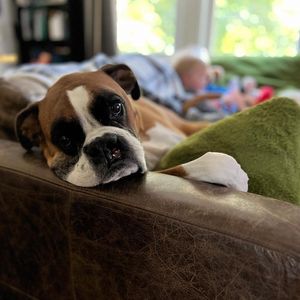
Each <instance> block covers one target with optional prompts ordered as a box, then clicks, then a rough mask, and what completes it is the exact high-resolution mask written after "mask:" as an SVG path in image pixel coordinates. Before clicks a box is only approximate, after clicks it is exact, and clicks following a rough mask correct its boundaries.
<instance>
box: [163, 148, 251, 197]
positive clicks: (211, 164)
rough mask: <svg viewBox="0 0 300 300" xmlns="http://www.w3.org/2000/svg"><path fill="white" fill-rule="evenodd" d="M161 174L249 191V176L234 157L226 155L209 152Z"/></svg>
mask: <svg viewBox="0 0 300 300" xmlns="http://www.w3.org/2000/svg"><path fill="white" fill-rule="evenodd" d="M160 172H161V173H165V174H170V175H176V176H181V177H184V178H188V179H193V180H197V181H204V182H210V183H215V184H221V185H224V186H227V187H231V188H234V189H236V190H239V191H243V192H247V190H248V176H247V174H246V173H245V172H244V171H243V169H242V168H241V166H240V165H239V164H238V162H237V161H236V160H235V159H234V158H233V157H232V156H230V155H227V154H224V153H218V152H207V153H205V154H204V155H203V156H201V157H199V158H197V159H195V160H192V161H190V162H187V163H185V164H182V165H178V166H175V167H173V168H170V169H166V170H162V171H160Z"/></svg>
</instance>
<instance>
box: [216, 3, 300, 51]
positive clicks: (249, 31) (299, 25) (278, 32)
mask: <svg viewBox="0 0 300 300" xmlns="http://www.w3.org/2000/svg"><path fill="white" fill-rule="evenodd" d="M299 16H300V2H299V1H294V0H261V1H253V0H215V11H214V33H213V38H212V45H211V46H212V47H211V52H212V54H213V55H223V54H229V55H236V56H243V55H248V56H259V55H262V56H283V55H288V56H294V55H296V54H297V51H298V49H297V47H298V45H297V44H298V40H299V30H300V17H299Z"/></svg>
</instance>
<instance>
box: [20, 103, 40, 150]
mask: <svg viewBox="0 0 300 300" xmlns="http://www.w3.org/2000/svg"><path fill="white" fill-rule="evenodd" d="M38 114H39V107H38V103H34V104H31V105H29V106H27V107H26V108H24V109H23V110H21V111H20V112H19V113H18V115H17V117H16V123H15V131H16V136H17V138H18V140H19V141H20V143H21V145H22V146H23V147H24V148H25V149H26V150H30V149H31V148H32V147H34V146H36V147H38V146H39V145H40V143H41V141H42V137H43V134H42V129H41V126H40V122H39V119H38Z"/></svg>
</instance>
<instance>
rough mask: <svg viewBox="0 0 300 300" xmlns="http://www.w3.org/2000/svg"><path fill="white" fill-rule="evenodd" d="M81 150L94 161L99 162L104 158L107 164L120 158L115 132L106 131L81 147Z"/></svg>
mask: <svg viewBox="0 0 300 300" xmlns="http://www.w3.org/2000/svg"><path fill="white" fill-rule="evenodd" d="M83 152H84V153H85V154H86V155H87V156H88V157H89V158H90V159H91V160H92V161H93V162H94V163H101V162H103V160H104V159H105V160H106V162H107V163H108V164H112V163H113V162H115V161H117V160H119V159H121V158H122V153H121V149H120V143H119V141H118V137H117V135H116V134H109V133H106V134H105V135H103V136H102V137H98V138H96V139H94V140H93V141H92V142H91V143H89V144H88V145H86V146H84V147H83Z"/></svg>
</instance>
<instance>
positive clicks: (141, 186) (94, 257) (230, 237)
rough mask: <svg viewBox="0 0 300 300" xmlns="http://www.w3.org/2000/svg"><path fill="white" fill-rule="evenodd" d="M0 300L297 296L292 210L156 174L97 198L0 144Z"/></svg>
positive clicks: (299, 274) (295, 212) (299, 239)
mask: <svg viewBox="0 0 300 300" xmlns="http://www.w3.org/2000/svg"><path fill="white" fill-rule="evenodd" d="M0 178H1V181H0V245H1V247H0V262H1V267H0V299H46V300H47V299H300V251H299V249H300V233H299V229H300V209H299V207H296V206H294V205H291V204H288V203H285V202H281V201H277V200H273V199H269V198H264V197H260V196H257V195H251V194H247V193H238V192H235V191H231V190H229V189H225V188H221V187H216V186H213V185H209V184H196V183H192V182H188V181H186V180H182V179H180V178H175V177H172V176H166V175H161V174H153V173H150V174H148V175H147V176H144V177H132V178H128V179H125V180H122V181H120V182H118V183H116V184H112V185H108V186H106V187H100V188H96V189H83V188H77V187H74V186H72V185H69V184H67V183H64V182H62V181H60V180H59V179H57V178H56V177H54V176H53V175H52V173H51V172H50V171H49V170H48V169H47V168H46V167H45V165H44V164H43V163H41V160H40V158H37V157H36V155H35V154H26V155H24V152H23V150H22V149H21V148H20V147H19V146H18V145H16V144H14V143H8V142H5V143H4V142H3V143H2V142H1V143H0Z"/></svg>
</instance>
